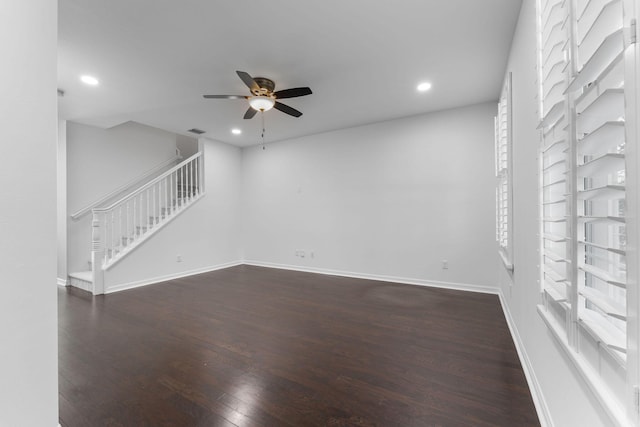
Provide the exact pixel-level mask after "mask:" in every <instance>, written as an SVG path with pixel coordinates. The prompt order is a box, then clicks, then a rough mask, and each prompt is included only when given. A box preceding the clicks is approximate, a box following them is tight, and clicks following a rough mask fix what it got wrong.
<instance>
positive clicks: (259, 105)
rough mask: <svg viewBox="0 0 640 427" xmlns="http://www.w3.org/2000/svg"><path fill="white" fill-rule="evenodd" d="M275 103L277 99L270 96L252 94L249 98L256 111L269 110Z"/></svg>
mask: <svg viewBox="0 0 640 427" xmlns="http://www.w3.org/2000/svg"><path fill="white" fill-rule="evenodd" d="M275 103H276V100H275V99H273V98H271V97H268V96H252V97H250V98H249V105H250V106H251V108H253V109H254V110H256V111H269V110H270V109H272V108H273V106H274V104H275Z"/></svg>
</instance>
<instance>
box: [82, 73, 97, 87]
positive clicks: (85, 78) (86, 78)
mask: <svg viewBox="0 0 640 427" xmlns="http://www.w3.org/2000/svg"><path fill="white" fill-rule="evenodd" d="M80 80H82V83H85V84H88V85H91V86H96V85H97V84H99V83H100V82H99V81H98V79H96V78H95V77H93V76H88V75H84V76H80Z"/></svg>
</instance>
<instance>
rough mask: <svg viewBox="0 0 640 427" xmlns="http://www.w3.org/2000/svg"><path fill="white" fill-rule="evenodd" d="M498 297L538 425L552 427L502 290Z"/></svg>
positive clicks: (536, 380) (541, 393) (539, 388)
mask: <svg viewBox="0 0 640 427" xmlns="http://www.w3.org/2000/svg"><path fill="white" fill-rule="evenodd" d="M498 297H499V298H500V304H501V305H502V311H503V312H504V317H505V319H506V320H507V326H509V331H510V332H511V338H512V339H513V343H514V345H515V347H516V351H517V352H518V358H519V359H520V365H521V366H522V370H523V371H524V376H525V377H526V378H527V383H528V384H529V391H530V392H531V398H532V399H533V404H534V405H535V407H536V412H537V413H538V420H539V421H540V425H541V427H553V420H552V419H551V412H550V411H549V406H548V405H547V401H546V400H545V398H544V393H543V392H542V387H541V386H540V382H538V378H537V377H536V373H535V371H534V370H533V365H531V360H530V359H529V355H528V354H527V350H526V348H525V346H524V343H523V342H522V338H521V337H520V333H519V332H518V328H517V327H516V323H515V322H514V321H513V317H512V316H511V311H510V310H509V305H508V304H507V302H506V300H505V297H504V293H503V291H502V289H500V291H499V292H498Z"/></svg>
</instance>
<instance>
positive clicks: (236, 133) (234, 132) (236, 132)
mask: <svg viewBox="0 0 640 427" xmlns="http://www.w3.org/2000/svg"><path fill="white" fill-rule="evenodd" d="M231 133H232V134H234V135H240V134H241V133H242V131H241V130H240V129H237V128H236V129H231Z"/></svg>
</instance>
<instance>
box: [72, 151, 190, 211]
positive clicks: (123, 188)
mask: <svg viewBox="0 0 640 427" xmlns="http://www.w3.org/2000/svg"><path fill="white" fill-rule="evenodd" d="M180 159H182V155H181V154H180V150H178V149H177V148H176V155H175V156H173V157H172V158H170V159H168V160H165V161H164V162H162V163H160V164H158V165H156V166H154V167H152V168H151V169H149V170H148V171H146V172H145V173H143V174H142V175H138V176H137V177H136V178H134V179H132V180H131V181H129V182H127V183H126V184H123V185H121V186H120V187H118V188H116V189H115V190H113V191H111V192H110V193H108V194H105V195H104V196H102V197H101V198H100V199H98V200H96V201H95V202H93V203H91V204H90V205H89V206H86V207H84V208H82V209H80V210H79V211H77V212H76V213H74V214H72V215H71V218H72V219H74V220H77V219H80V218H81V217H83V216H85V215H86V214H88V213H89V212H91V210H92V209H93V208H95V207H96V206H99V205H101V204H102V203H105V202H106V201H108V200H109V199H112V198H114V197H115V196H117V195H118V194H120V193H123V192H124V191H126V190H128V189H129V188H131V187H133V186H135V185H136V184H138V183H140V182H142V181H144V180H146V179H148V178H149V177H150V176H152V175H155V174H156V173H157V172H158V171H159V170H160V169H163V168H165V167H167V166H169V165H170V164H171V163H174V162H176V161H178V160H180Z"/></svg>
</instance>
